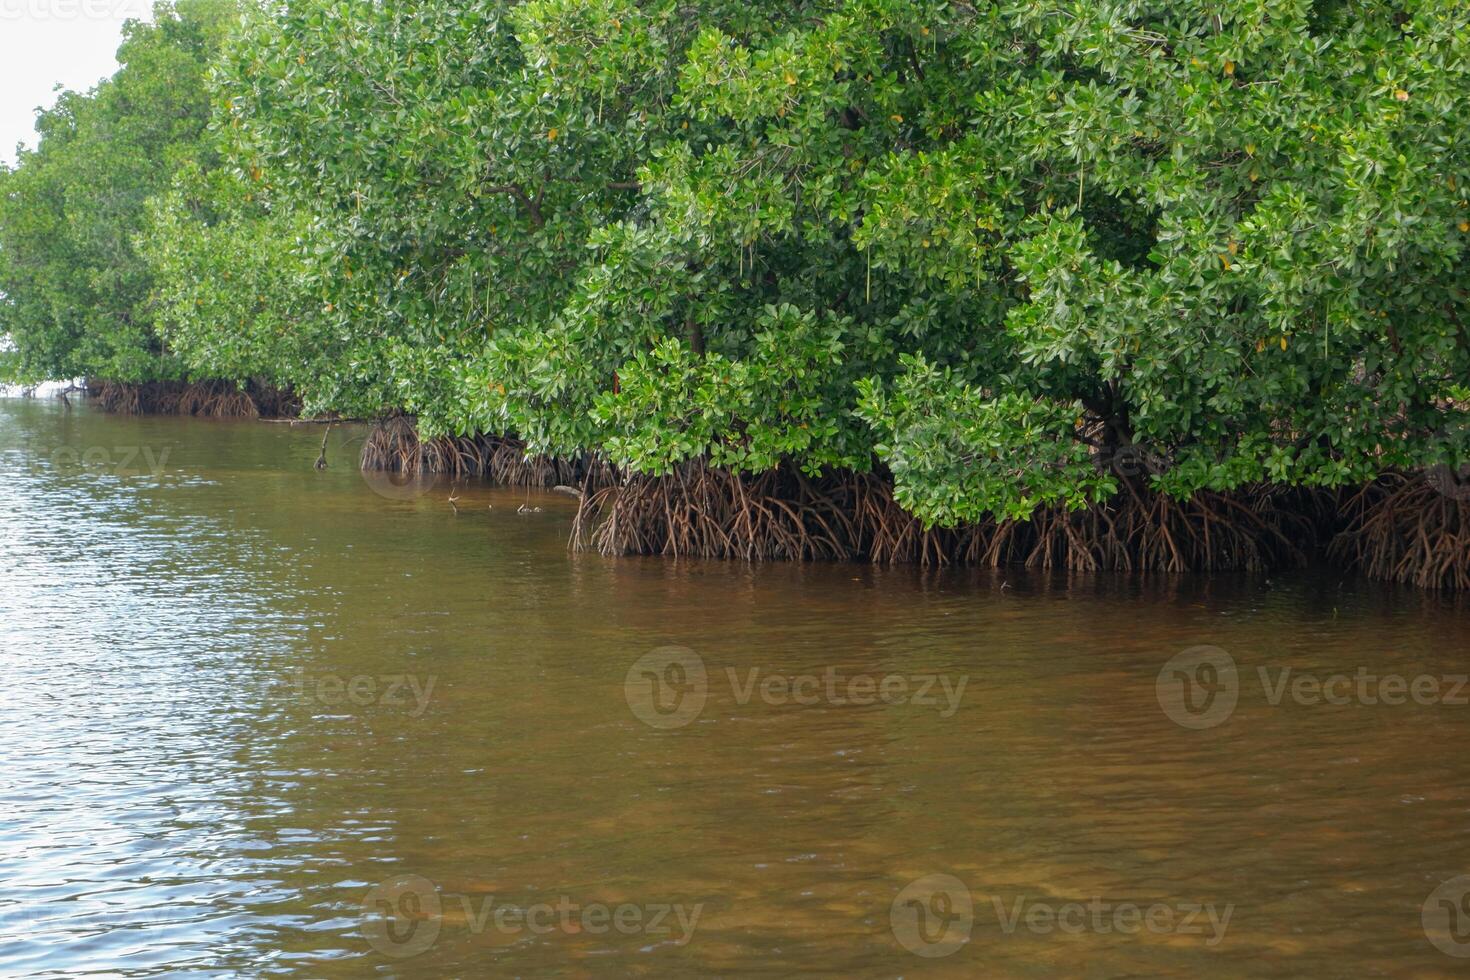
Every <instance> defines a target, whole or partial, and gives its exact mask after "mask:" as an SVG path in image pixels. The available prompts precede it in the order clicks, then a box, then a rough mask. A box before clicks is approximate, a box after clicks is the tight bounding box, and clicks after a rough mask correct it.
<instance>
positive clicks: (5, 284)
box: [0, 0, 1470, 590]
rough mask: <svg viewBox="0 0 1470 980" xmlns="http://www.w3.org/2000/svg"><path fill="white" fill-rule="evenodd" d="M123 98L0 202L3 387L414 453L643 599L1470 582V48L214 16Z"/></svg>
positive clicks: (999, 24) (4, 178) (1143, 25)
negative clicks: (867, 571)
mask: <svg viewBox="0 0 1470 980" xmlns="http://www.w3.org/2000/svg"><path fill="white" fill-rule="evenodd" d="M119 63H120V65H121V68H120V70H119V71H118V73H117V74H116V75H115V76H114V77H113V78H111V79H108V80H106V81H104V82H102V83H101V84H100V85H99V86H98V87H97V88H96V89H94V90H92V91H90V92H86V93H75V92H66V93H62V95H61V96H60V97H59V98H58V100H57V103H56V105H55V106H53V107H51V108H50V109H47V110H44V111H43V112H42V113H41V114H40V116H39V118H38V122H37V131H38V134H39V141H38V143H37V145H36V146H35V147H34V148H33V149H26V150H23V151H22V152H21V154H20V156H19V159H18V162H17V163H16V165H15V166H14V167H11V168H0V337H3V341H0V381H12V382H17V383H27V382H34V381H36V380H39V379H41V378H48V377H51V378H54V377H86V378H88V379H97V380H89V381H88V390H89V392H91V393H92V394H93V395H94V396H95V401H96V403H97V404H98V405H99V406H100V407H102V408H104V409H107V410H109V411H117V412H173V413H177V414H183V415H191V416H198V417H247V418H254V417H260V418H282V417H306V418H326V419H349V418H356V419H369V420H376V421H375V422H372V423H371V424H372V425H373V428H372V430H371V431H370V432H369V434H368V436H367V438H366V439H365V440H364V446H363V451H362V457H361V460H360V463H361V465H362V466H363V467H364V468H367V469H382V470H388V471H396V472H403V473H407V474H414V473H418V472H433V473H444V474H448V475H450V476H451V477H453V478H457V479H458V478H485V479H489V480H493V481H496V482H501V483H508V484H512V485H517V486H544V487H572V488H577V489H579V490H580V492H581V496H580V505H579V509H578V513H577V516H576V520H575V524H574V529H573V534H572V538H573V543H574V545H575V546H577V547H583V548H591V549H596V550H598V551H600V552H603V553H605V554H665V555H685V556H704V557H726V558H735V559H744V560H770V559H793V560H809V559H840V560H867V561H874V562H924V563H929V564H941V563H969V564H978V565H986V566H992V567H999V566H1002V565H1010V564H1018V565H1026V566H1030V567H1037V568H1057V569H1071V570H1084V571H1168V572H1180V571H1196V572H1210V571H1227V570H1270V569H1277V568H1288V567H1295V566H1299V565H1302V564H1305V563H1306V562H1308V561H1310V560H1319V559H1320V560H1327V561H1330V562H1331V563H1332V564H1333V565H1335V566H1337V567H1342V568H1347V569H1354V570H1358V571H1361V572H1363V573H1364V574H1367V575H1369V576H1371V577H1374V578H1379V579H1386V580H1394V581H1400V582H1406V583H1410V584H1413V585H1416V586H1419V587H1421V588H1426V589H1455V590H1465V589H1470V264H1467V257H1470V129H1467V128H1466V127H1464V126H1463V125H1462V124H1461V122H1460V113H1461V109H1462V107H1463V106H1464V104H1465V103H1466V101H1467V100H1470V9H1466V8H1460V7H1455V6H1453V5H1452V6H1450V7H1445V6H1444V5H1432V4H1408V5H1404V4H1389V3H1374V2H1366V3H1359V4H1332V3H1322V2H1305V0H1303V2H1291V0H1288V2H1286V3H1275V4H1271V5H1264V4H1242V5H1234V6H1233V7H1232V8H1231V9H1230V10H1228V11H1222V10H1220V9H1219V8H1218V5H1210V4H1205V3H1203V2H1194V0H1189V2H1183V3H1171V4H1158V5H1152V6H1150V5H1131V6H1126V7H1118V6H1117V5H1115V4H1110V3H1106V2H1101V0H1096V2H1094V0H1087V2H1084V3H1081V4H1077V3H1070V4H1051V3H1036V4H1023V5H1005V4H1002V5H999V6H995V7H985V8H983V9H982V8H979V7H974V6H970V5H966V4H948V3H945V4H936V3H919V2H904V0H847V2H841V3H835V4H831V5H828V6H825V7H823V8H821V9H820V10H806V9H796V8H791V7H790V6H789V5H785V6H782V5H779V4H765V3H760V2H757V3H754V4H752V3H750V2H742V3H738V4H736V3H728V2H721V0H699V2H698V3H696V4H695V5H694V6H693V7H689V6H688V5H687V4H684V5H678V4H674V3H672V2H663V0H648V2H634V0H587V2H577V3H571V2H568V0H530V2H526V3H515V4H511V3H490V2H475V3H469V4H464V3H449V2H447V0H425V2H420V3H416V4H413V5H393V4H387V5H378V4H361V5H352V4H347V5H344V4H340V3H335V2H329V0H284V2H281V3H270V4H265V3H256V2H253V0H177V2H174V3H163V4H159V5H158V7H157V8H156V10H155V16H154V18H153V20H152V21H151V22H149V23H137V22H134V23H132V24H130V26H129V27H128V29H127V30H126V32H125V36H124V42H123V46H122V49H121V50H120V52H119ZM102 379H106V380H102Z"/></svg>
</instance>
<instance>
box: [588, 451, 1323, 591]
mask: <svg viewBox="0 0 1470 980" xmlns="http://www.w3.org/2000/svg"><path fill="white" fill-rule="evenodd" d="M1282 498H1283V495H1282V494H1281V493H1279V492H1276V491H1273V490H1268V489H1258V490H1253V491H1250V492H1246V493H1240V494H1228V495H1227V494H1219V493H1201V494H1196V495H1195V496H1194V497H1192V498H1190V499H1189V500H1186V501H1182V502H1180V501H1175V500H1173V499H1172V498H1170V497H1168V496H1166V495H1164V494H1160V493H1157V492H1155V491H1153V490H1149V489H1147V488H1145V487H1141V486H1138V485H1136V484H1134V483H1127V484H1125V489H1124V491H1123V492H1122V493H1120V494H1119V495H1118V496H1117V497H1115V498H1114V499H1112V500H1110V501H1108V502H1106V503H1104V504H1100V505H1098V506H1095V507H1089V508H1085V509H1082V510H1078V511H1068V510H1066V509H1065V508H1060V507H1049V508H1042V509H1041V510H1038V511H1037V512H1036V513H1035V514H1034V515H1033V516H1032V518H1031V519H1030V520H1027V521H1003V522H999V523H996V522H987V523H982V524H975V525H971V526H968V527H963V528H957V529H943V528H925V527H924V526H923V524H922V522H920V521H919V520H918V519H917V518H916V517H914V516H913V515H912V514H909V513H908V512H907V511H905V510H904V509H903V508H902V507H900V506H899V505H898V503H897V502H896V501H895V500H894V499H893V493H892V487H891V484H890V482H889V481H888V479H887V478H886V477H884V476H883V475H880V474H853V473H848V474H842V475H837V476H830V477H824V478H822V479H812V478H810V477H807V476H806V475H804V474H802V473H801V472H800V470H798V469H796V468H794V467H791V466H782V467H781V468H779V469H776V470H772V471H769V472H766V473H759V474H735V473H731V472H728V471H725V470H719V469H714V468H711V467H709V466H707V465H705V464H704V463H702V462H691V463H688V464H685V465H683V466H681V467H680V468H679V469H677V470H676V471H675V472H674V473H672V474H670V475H668V476H663V477H648V476H636V475H635V476H632V477H630V478H629V479H628V480H627V481H626V482H624V483H622V484H619V485H614V486H609V487H604V488H603V489H601V490H599V491H597V492H589V493H587V494H586V495H585V496H584V498H583V501H582V506H581V508H580V509H579V511H578V514H577V519H576V523H575V525H574V528H573V541H574V542H575V543H576V544H578V545H580V546H588V547H592V548H595V549H597V550H598V551H600V552H602V553H604V554H614V555H626V554H655V555H682V556H697V557H706V558H742V559H745V560H765V559H813V558H817V559H852V558H865V559H867V560H869V561H872V562H875V563H883V564H888V563H894V562H920V563H923V564H927V565H942V564H947V563H950V562H956V563H966V564H977V565H985V566H990V567H999V566H1001V565H1011V564H1016V565H1025V566H1027V567H1032V568H1044V569H1053V568H1060V569H1068V570H1072V571H1089V572H1090V571H1108V570H1117V571H1162V572H1186V571H1220V570H1261V569H1266V568H1275V567H1280V566H1285V565H1301V564H1304V563H1305V562H1306V557H1307V554H1306V549H1307V547H1309V546H1310V543H1311V542H1312V541H1313V540H1314V534H1313V532H1312V521H1311V519H1310V518H1309V517H1307V516H1305V515H1303V514H1300V513H1298V512H1296V511H1295V510H1294V509H1293V508H1289V507H1285V506H1282V503H1283V499H1282Z"/></svg>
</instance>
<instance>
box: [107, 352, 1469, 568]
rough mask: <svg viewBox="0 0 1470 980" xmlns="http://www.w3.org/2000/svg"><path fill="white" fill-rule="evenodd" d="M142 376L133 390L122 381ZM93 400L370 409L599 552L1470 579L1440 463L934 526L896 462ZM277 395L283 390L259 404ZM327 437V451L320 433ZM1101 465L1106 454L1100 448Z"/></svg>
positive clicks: (1453, 481)
mask: <svg viewBox="0 0 1470 980" xmlns="http://www.w3.org/2000/svg"><path fill="white" fill-rule="evenodd" d="M130 389H132V390H130ZM83 390H84V391H85V392H86V393H87V394H88V396H89V397H91V398H93V399H95V402H96V404H97V406H98V407H99V408H101V409H102V410H104V411H107V412H113V413H118V414H149V413H152V414H178V415H192V416H196V417H212V418H230V417H233V418H249V419H259V420H262V421H284V420H290V421H296V422H320V423H323V424H328V425H332V424H339V423H341V422H346V421H356V422H358V423H360V424H367V425H370V426H371V428H370V430H369V432H368V433H367V435H366V436H365V437H364V439H363V448H362V451H361V454H360V457H359V460H358V465H359V466H360V467H361V468H362V469H364V470H379V471H386V472H394V473H400V474H402V475H404V476H407V477H415V476H419V475H423V474H435V475H444V476H448V477H449V478H451V479H452V480H468V479H483V480H486V481H488V482H491V483H494V484H499V485H503V486H514V487H539V488H544V489H561V490H566V489H569V488H570V489H573V490H575V491H576V495H577V497H578V501H579V505H578V509H577V514H576V517H575V520H574V523H573V528H572V533H571V544H572V546H573V547H576V548H583V549H590V550H595V551H597V552H599V553H601V554H604V555H609V556H616V555H625V556H626V555H664V556H670V557H698V558H722V559H737V560H745V561H769V560H782V561H811V560H817V561H822V560H826V561H867V562H872V563H875V564H893V563H919V564H925V565H951V564H954V565H975V566H980V567H988V568H1001V567H1005V566H1007V565H1016V566H1022V567H1026V568H1039V569H1045V570H1051V569H1061V570H1067V571H1079V572H1100V571H1110V572H1168V573H1180V572H1209V571H1220V572H1228V571H1252V572H1270V571H1276V570H1279V569H1286V568H1301V567H1306V566H1307V565H1308V564H1309V563H1311V562H1313V561H1319V562H1326V563H1329V564H1331V565H1332V566H1334V567H1340V568H1343V569H1346V570H1352V571H1358V572H1362V573H1364V574H1366V575H1368V576H1369V577H1371V578H1378V579H1387V580H1392V581H1398V582H1402V583H1407V584H1412V585H1414V586H1417V587H1419V588H1424V589H1449V590H1466V589H1470V482H1464V483H1462V482H1461V481H1460V479H1459V478H1457V475H1456V474H1455V473H1453V472H1452V471H1450V470H1448V468H1440V469H1439V470H1437V471H1435V470H1431V471H1429V472H1423V473H1386V474H1384V475H1382V476H1380V477H1379V478H1378V479H1376V480H1375V481H1374V482H1373V483H1371V484H1369V485H1367V486H1364V487H1360V488H1346V489H1336V490H1303V489H1300V488H1288V487H1280V486H1273V485H1270V484H1262V485H1258V486H1254V487H1247V488H1244V489H1243V490H1241V491H1237V492H1233V493H1228V494H1221V493H1207V494H1206V493H1197V494H1195V495H1194V496H1192V497H1190V498H1187V499H1185V500H1182V501H1179V500H1174V499H1172V498H1170V497H1168V496H1167V495H1164V494H1160V493H1158V492H1157V491H1154V490H1152V489H1150V488H1149V487H1148V486H1147V483H1146V481H1145V480H1141V479H1139V476H1140V473H1139V472H1138V471H1137V470H1138V467H1137V466H1132V467H1130V466H1128V465H1126V462H1133V463H1135V464H1136V463H1137V462H1138V461H1139V460H1140V459H1142V458H1143V457H1142V456H1141V455H1139V454H1134V455H1127V454H1123V455H1120V456H1119V457H1117V458H1115V459H1114V460H1113V461H1112V463H1111V466H1112V468H1113V470H1114V473H1115V475H1116V476H1117V477H1118V478H1119V480H1120V483H1121V485H1122V487H1123V489H1122V490H1121V491H1120V492H1119V493H1118V495H1117V496H1115V497H1113V498H1110V499H1107V500H1104V501H1100V502H1098V503H1095V504H1093V505H1090V506H1088V507H1084V508H1081V509H1079V510H1072V511H1068V510H1066V509H1064V508H1056V507H1052V508H1039V509H1038V510H1037V511H1036V512H1035V513H1033V514H1032V515H1030V516H1029V517H1028V518H1026V519H1019V520H1003V521H995V520H992V521H987V522H984V523H976V524H970V525H967V526H962V527H954V528H940V527H926V526H925V525H924V524H923V522H922V521H920V520H919V519H918V518H916V517H915V516H914V515H913V514H911V513H909V512H907V511H906V510H904V508H903V507H902V506H901V505H899V504H898V503H897V502H896V501H895V500H894V497H893V483H892V477H891V476H889V475H886V474H882V473H875V472H868V473H854V472H850V471H849V472H845V473H838V474H834V475H826V476H821V477H817V478H811V477H808V476H806V475H804V474H803V473H802V472H801V471H800V470H799V469H797V468H795V467H792V466H790V465H783V466H781V467H778V468H776V469H774V470H769V471H766V472H763V473H757V474H750V473H733V472H731V471H729V470H727V469H721V468H718V467H712V466H710V465H709V464H708V463H707V461H703V460H696V461H692V462H691V463H689V464H685V465H684V466H682V467H680V468H679V469H678V470H677V471H676V472H675V473H673V474H669V475H666V476H656V477H649V476H647V475H644V474H636V473H621V472H619V470H618V468H617V467H616V466H614V465H613V464H611V463H609V462H607V461H606V460H604V459H600V458H597V457H595V456H592V455H585V456H582V457H579V458H577V459H573V460H568V459H557V458H553V457H546V456H537V455H534V454H528V452H527V448H526V444H525V443H524V442H523V441H521V440H519V439H515V438H512V437H495V436H485V435H480V436H436V437H431V438H427V439H422V438H420V436H419V433H418V430H417V427H416V425H415V422H414V420H413V419H412V418H410V417H408V416H403V415H398V416H393V417H390V418H386V419H379V420H376V421H367V422H365V421H364V420H345V419H336V418H325V419H304V418H301V417H300V415H299V411H300V404H301V403H300V401H299V399H294V398H293V397H292V396H291V395H290V394H289V393H286V392H281V391H279V390H275V389H270V388H268V387H266V386H257V385H247V386H245V387H244V388H243V389H241V388H237V387H236V386H234V385H232V384H228V383H221V382H214V383H202V384H194V385H187V386H186V385H182V384H177V383H176V384H173V385H169V386H126V385H116V384H113V383H109V382H91V381H89V382H88V384H87V386H86V387H85V388H84V389H83ZM267 406H273V409H272V410H267ZM324 451H325V450H324ZM1097 465H1099V466H1107V465H1109V464H1108V463H1107V462H1106V460H1104V459H1101V458H1099V460H1098V463H1097Z"/></svg>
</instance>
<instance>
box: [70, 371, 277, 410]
mask: <svg viewBox="0 0 1470 980" xmlns="http://www.w3.org/2000/svg"><path fill="white" fill-rule="evenodd" d="M87 393H88V394H89V395H91V396H92V398H93V399H94V400H95V401H96V403H97V406H98V407H99V408H101V409H102V410H103V411H104V412H112V413H115V414H118V415H192V416H196V417H200V418H221V419H222V418H250V419H253V418H259V417H261V416H268V417H272V418H281V417H292V416H295V415H299V414H300V412H301V401H300V399H298V398H297V397H296V396H295V395H294V394H292V393H290V392H288V391H283V390H281V389H279V388H274V387H272V386H270V385H266V384H261V383H258V382H250V383H249V384H247V385H246V386H245V387H244V388H241V387H240V386H239V385H237V384H235V383H234V382H233V381H198V382H195V383H194V384H185V383H184V382H181V381H149V382H144V383H141V384H135V383H131V382H121V381H97V380H89V381H88V382H87Z"/></svg>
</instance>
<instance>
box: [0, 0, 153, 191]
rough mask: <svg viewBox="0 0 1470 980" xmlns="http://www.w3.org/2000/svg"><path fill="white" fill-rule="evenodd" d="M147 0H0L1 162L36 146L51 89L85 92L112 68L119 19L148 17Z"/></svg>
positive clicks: (53, 97) (149, 4)
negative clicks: (18, 149)
mask: <svg viewBox="0 0 1470 980" xmlns="http://www.w3.org/2000/svg"><path fill="white" fill-rule="evenodd" d="M152 6H153V5H152V2H151V0H0V161H3V162H5V163H13V162H14V161H15V144H16V143H17V142H22V143H25V144H26V145H27V146H35V143H36V125H35V123H36V116H35V110H36V108H37V107H39V106H43V105H45V106H49V105H50V104H51V103H52V102H54V101H56V93H55V92H54V91H53V89H54V88H55V87H56V83H57V82H60V83H61V85H62V87H64V88H69V89H77V90H86V89H89V88H91V87H92V86H93V85H95V84H97V82H98V81H99V80H101V79H103V78H106V77H107V76H108V75H111V74H112V73H113V72H114V71H116V70H117V60H116V58H115V55H116V54H117V46H118V42H119V41H121V39H122V25H123V21H125V20H127V19H128V18H129V17H140V18H141V17H147V16H148V15H149V12H150V11H151V9H152Z"/></svg>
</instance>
